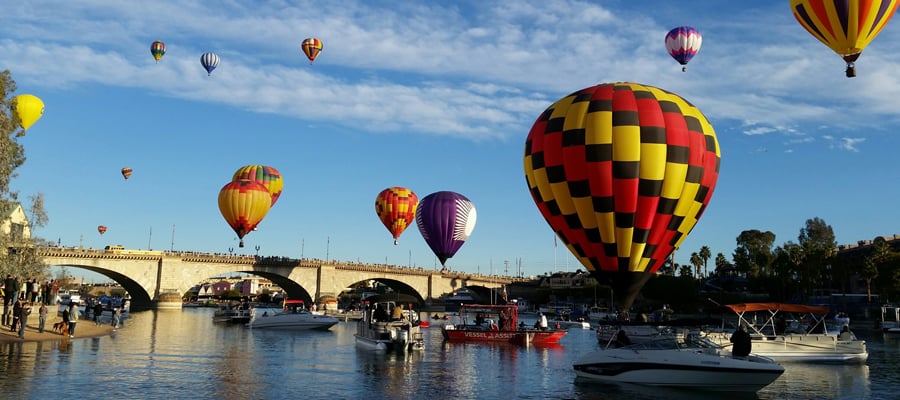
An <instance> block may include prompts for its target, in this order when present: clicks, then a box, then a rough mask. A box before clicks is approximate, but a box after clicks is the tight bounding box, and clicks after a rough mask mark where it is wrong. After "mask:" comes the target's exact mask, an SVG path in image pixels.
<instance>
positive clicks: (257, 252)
mask: <svg viewBox="0 0 900 400" xmlns="http://www.w3.org/2000/svg"><path fill="white" fill-rule="evenodd" d="M254 248H255V249H256V256H257V257H259V245H256V247H254Z"/></svg>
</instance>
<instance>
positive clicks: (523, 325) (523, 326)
mask: <svg viewBox="0 0 900 400" xmlns="http://www.w3.org/2000/svg"><path fill="white" fill-rule="evenodd" d="M519 330H520V331H524V330H525V322H524V321H519Z"/></svg>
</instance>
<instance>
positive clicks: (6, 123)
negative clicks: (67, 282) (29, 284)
mask: <svg viewBox="0 0 900 400" xmlns="http://www.w3.org/2000/svg"><path fill="white" fill-rule="evenodd" d="M15 91H16V82H15V81H14V80H13V79H12V74H11V73H10V72H9V70H4V71H2V72H0V110H2V111H0V215H2V216H7V215H9V214H10V212H12V211H13V210H14V209H15V207H16V206H17V205H18V204H19V194H18V192H15V191H11V190H10V182H11V181H12V179H14V178H15V177H16V176H17V173H16V169H18V168H19V167H21V166H22V164H24V163H25V148H24V147H23V146H22V144H21V143H19V142H18V138H19V137H21V136H24V135H25V131H24V130H23V129H21V127H20V126H19V121H18V116H16V115H14V114H12V113H11V112H10V111H9V110H10V102H11V99H12V97H13V93H14V92H15ZM30 199H31V204H30V205H27V207H28V209H27V210H26V215H30V216H31V219H32V221H30V228H31V232H32V236H31V237H30V238H28V237H24V236H16V235H0V249H8V250H9V251H0V275H5V274H12V275H16V276H19V277H31V278H38V279H44V278H46V277H47V275H48V271H49V270H48V268H47V266H46V265H45V264H44V263H43V260H42V259H41V258H40V257H37V256H36V254H35V245H44V244H46V242H45V241H43V240H41V239H40V238H37V237H35V236H33V233H34V229H35V228H38V227H42V226H44V225H45V224H46V223H47V215H46V213H45V211H44V196H43V195H42V194H38V195H34V196H31V197H30Z"/></svg>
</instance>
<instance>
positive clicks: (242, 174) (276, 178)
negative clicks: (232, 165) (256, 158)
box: [231, 165, 284, 206]
mask: <svg viewBox="0 0 900 400" xmlns="http://www.w3.org/2000/svg"><path fill="white" fill-rule="evenodd" d="M241 179H247V180H250V181H253V182H258V183H261V184H262V185H263V186H265V187H266V190H268V191H269V195H270V196H272V205H273V206H274V205H275V202H276V201H278V198H279V197H281V190H282V188H283V187H284V181H283V180H282V178H281V172H278V170H277V169H275V168H272V167H270V166H268V165H245V166H243V167H240V168H238V170H237V171H235V172H234V175H233V176H232V177H231V180H232V181H239V180H241Z"/></svg>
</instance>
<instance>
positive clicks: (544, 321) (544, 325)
mask: <svg viewBox="0 0 900 400" xmlns="http://www.w3.org/2000/svg"><path fill="white" fill-rule="evenodd" d="M540 322H541V330H542V331H546V330H547V328H548V325H547V316H546V315H544V313H541V318H540Z"/></svg>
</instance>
